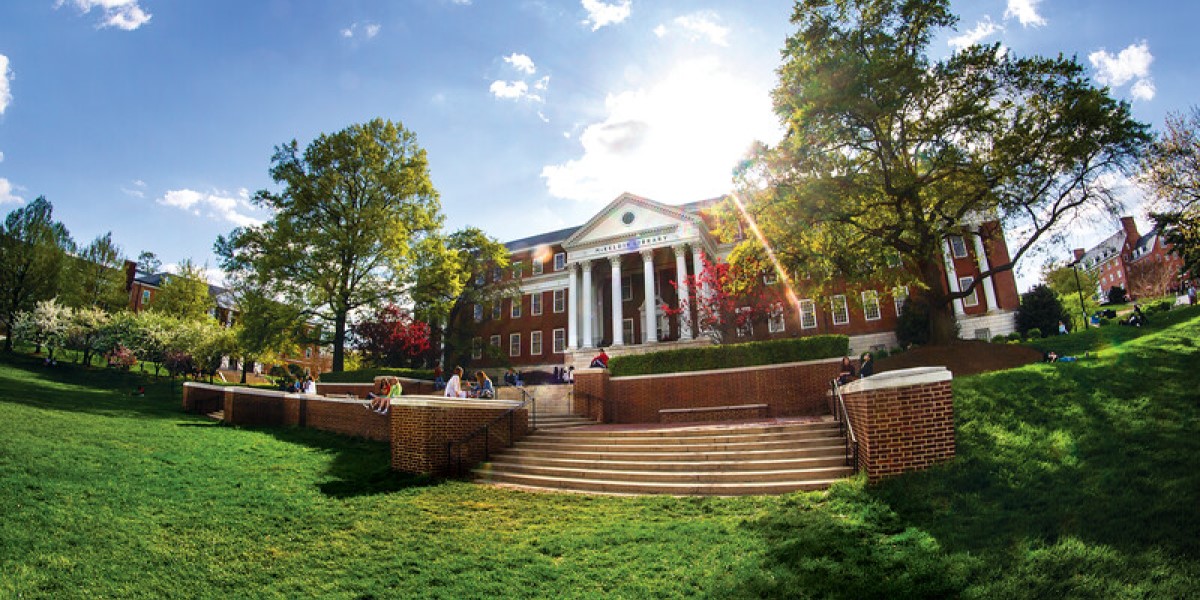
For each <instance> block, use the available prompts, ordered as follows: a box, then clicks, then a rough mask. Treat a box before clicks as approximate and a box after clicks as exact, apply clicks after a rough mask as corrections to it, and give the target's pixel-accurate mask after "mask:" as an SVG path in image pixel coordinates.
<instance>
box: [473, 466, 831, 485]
mask: <svg viewBox="0 0 1200 600" xmlns="http://www.w3.org/2000/svg"><path fill="white" fill-rule="evenodd" d="M475 473H476V474H478V475H480V476H481V477H487V476H489V474H492V473H512V474H524V475H541V476H543V477H568V478H575V479H599V480H604V481H628V482H642V483H671V484H677V483H739V482H772V481H807V480H810V479H828V478H830V477H843V476H846V475H849V474H850V468H849V467H847V466H845V465H844V464H842V465H836V466H822V467H811V468H802V469H781V470H767V471H647V470H624V469H574V468H570V467H555V466H544V465H520V464H513V463H508V462H502V461H495V462H492V463H490V464H485V465H484V466H482V467H479V468H477V469H476V470H475Z"/></svg>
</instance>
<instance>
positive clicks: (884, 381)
mask: <svg viewBox="0 0 1200 600" xmlns="http://www.w3.org/2000/svg"><path fill="white" fill-rule="evenodd" d="M950 381H951V375H950V371H948V370H946V369H945V368H944V367H920V368H916V369H904V370H901V371H888V372H886V373H880V374H879V375H875V376H872V377H868V378H866V379H860V380H858V381H854V382H851V383H849V384H847V385H844V386H842V398H843V399H844V400H845V402H846V412H847V413H849V416H850V424H851V425H852V426H853V428H854V433H855V435H856V436H857V438H858V455H859V463H860V465H861V466H862V468H863V469H864V470H865V471H866V472H867V477H868V479H869V480H870V481H872V482H875V481H879V480H880V479H883V478H885V477H890V476H893V475H899V474H901V473H907V472H909V471H917V470H921V469H925V468H927V467H929V466H931V465H934V464H937V463H941V462H946V461H948V460H950V459H952V458H954V453H955V439H954V395H953V392H952V390H951V386H950Z"/></svg>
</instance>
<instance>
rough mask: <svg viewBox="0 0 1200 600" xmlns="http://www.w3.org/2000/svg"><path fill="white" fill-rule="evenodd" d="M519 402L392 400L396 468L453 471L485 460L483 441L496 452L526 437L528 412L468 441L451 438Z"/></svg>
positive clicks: (436, 472) (461, 435) (519, 411)
mask: <svg viewBox="0 0 1200 600" xmlns="http://www.w3.org/2000/svg"><path fill="white" fill-rule="evenodd" d="M517 404H518V403H515V402H511V401H470V402H465V401H456V400H451V399H446V400H444V401H438V400H432V401H430V402H425V403H404V404H392V414H391V437H392V440H393V441H392V469H394V470H397V471H403V472H405V473H423V474H432V475H449V474H452V472H453V471H454V470H456V468H458V469H469V468H471V467H473V466H474V465H475V464H477V463H479V462H480V461H482V460H484V444H485V443H487V444H488V445H489V447H490V449H491V451H493V452H494V451H497V450H499V449H501V448H504V447H505V446H507V445H511V444H512V443H513V442H514V441H516V440H519V439H521V438H522V437H525V435H526V434H527V433H528V428H529V424H528V422H529V413H528V411H527V410H526V409H524V408H520V409H517V410H515V411H513V412H511V413H509V415H508V416H507V417H504V418H502V419H501V421H500V422H498V423H495V424H494V425H493V426H492V427H489V429H488V434H487V437H486V439H485V436H484V435H482V434H481V435H478V436H476V437H475V438H474V439H472V440H471V441H470V443H468V444H465V445H461V446H455V448H454V450H453V452H454V456H453V457H452V456H451V455H450V452H451V450H450V449H449V447H448V445H449V443H450V442H457V441H459V440H462V439H463V438H465V437H466V436H468V435H470V434H471V433H473V432H475V431H476V430H478V429H479V428H480V427H483V426H484V425H486V424H489V423H492V422H493V421H495V420H496V419H497V418H501V417H503V416H504V414H505V413H506V412H507V411H509V410H510V409H511V408H513V407H514V406H516V405H517Z"/></svg>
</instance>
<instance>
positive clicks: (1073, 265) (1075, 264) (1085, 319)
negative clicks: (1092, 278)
mask: <svg viewBox="0 0 1200 600" xmlns="http://www.w3.org/2000/svg"><path fill="white" fill-rule="evenodd" d="M1071 270H1072V271H1074V272H1075V291H1076V292H1078V293H1079V312H1081V313H1083V328H1084V329H1087V328H1088V314H1087V308H1086V307H1084V305H1083V286H1082V285H1080V283H1079V261H1078V260H1075V261H1072V262H1071Z"/></svg>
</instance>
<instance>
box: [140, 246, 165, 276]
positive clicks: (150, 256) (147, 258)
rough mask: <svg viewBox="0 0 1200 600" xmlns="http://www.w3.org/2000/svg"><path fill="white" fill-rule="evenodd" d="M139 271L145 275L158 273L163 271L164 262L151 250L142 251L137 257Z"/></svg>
mask: <svg viewBox="0 0 1200 600" xmlns="http://www.w3.org/2000/svg"><path fill="white" fill-rule="evenodd" d="M137 269H138V270H139V271H141V272H143V273H149V274H154V273H158V272H159V271H160V270H162V261H161V260H159V259H158V255H157V254H155V253H153V252H151V251H149V250H142V252H141V253H140V254H138V257H137Z"/></svg>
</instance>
